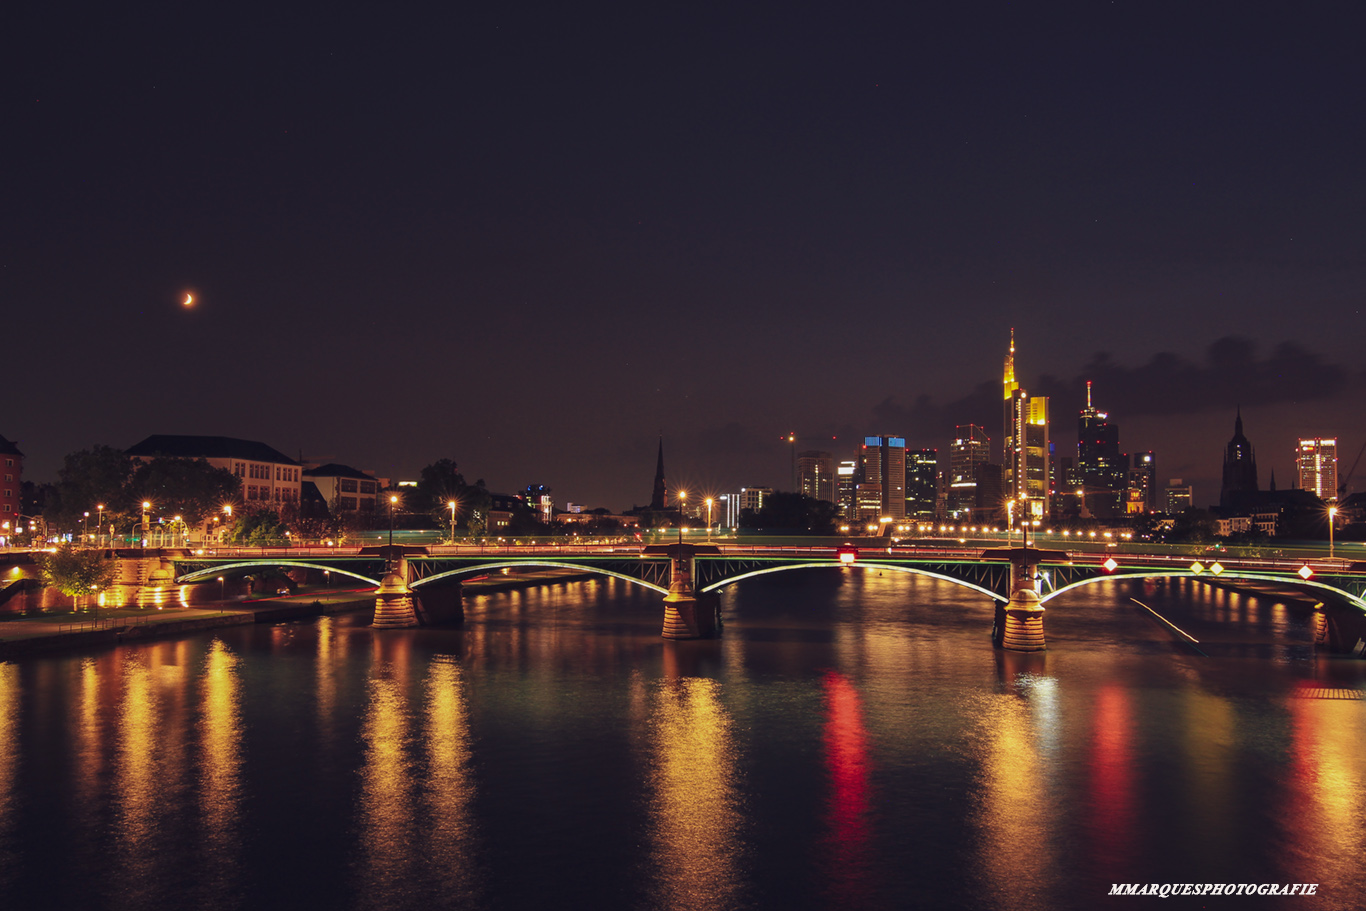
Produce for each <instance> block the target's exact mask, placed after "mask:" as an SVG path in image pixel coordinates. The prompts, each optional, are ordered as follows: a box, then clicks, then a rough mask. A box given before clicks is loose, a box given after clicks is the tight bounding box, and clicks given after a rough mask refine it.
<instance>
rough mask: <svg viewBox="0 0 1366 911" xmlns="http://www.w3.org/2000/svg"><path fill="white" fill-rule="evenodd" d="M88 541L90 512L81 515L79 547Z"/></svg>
mask: <svg viewBox="0 0 1366 911" xmlns="http://www.w3.org/2000/svg"><path fill="white" fill-rule="evenodd" d="M89 541H90V510H88V509H87V510H86V511H85V512H83V513H81V546H82V547H85V545H86V544H87V542H89Z"/></svg>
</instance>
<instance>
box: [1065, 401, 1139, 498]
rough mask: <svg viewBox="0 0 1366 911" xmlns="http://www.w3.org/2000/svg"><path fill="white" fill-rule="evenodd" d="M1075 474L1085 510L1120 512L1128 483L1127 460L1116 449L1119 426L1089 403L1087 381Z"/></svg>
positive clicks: (1079, 427)
mask: <svg viewBox="0 0 1366 911" xmlns="http://www.w3.org/2000/svg"><path fill="white" fill-rule="evenodd" d="M1076 472H1077V475H1078V476H1079V479H1080V481H1081V484H1080V488H1081V490H1082V491H1084V493H1083V496H1084V498H1085V500H1086V509H1087V511H1088V512H1089V513H1090V514H1091V515H1093V516H1097V517H1099V518H1110V517H1112V516H1114V515H1116V514H1117V513H1118V512H1119V511H1120V507H1121V504H1122V503H1123V502H1124V500H1125V493H1124V492H1125V490H1126V489H1128V486H1129V477H1128V475H1129V459H1128V458H1127V457H1126V456H1125V455H1124V454H1123V453H1121V452H1120V451H1119V427H1118V425H1115V424H1112V423H1110V416H1109V415H1108V414H1107V413H1105V412H1104V411H1101V410H1100V409H1098V408H1096V407H1095V405H1093V404H1092V402H1091V381H1090V380H1087V381H1086V407H1085V408H1083V409H1082V410H1081V414H1080V415H1079V416H1078V418H1077V469H1076Z"/></svg>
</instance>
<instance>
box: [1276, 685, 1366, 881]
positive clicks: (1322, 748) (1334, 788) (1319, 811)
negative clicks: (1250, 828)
mask: <svg viewBox="0 0 1366 911" xmlns="http://www.w3.org/2000/svg"><path fill="white" fill-rule="evenodd" d="M1327 694H1328V695H1330V696H1342V695H1357V694H1355V693H1354V692H1351V691H1336V692H1335V691H1331V690H1330V691H1328V693H1327ZM1288 702H1289V710H1290V716H1291V718H1290V720H1291V737H1292V740H1291V744H1290V761H1291V774H1290V775H1289V776H1288V779H1289V780H1288V783H1287V784H1288V787H1287V789H1286V795H1285V801H1284V805H1283V807H1281V808H1280V810H1281V812H1280V814H1279V815H1280V818H1282V819H1283V820H1284V821H1285V826H1286V828H1287V830H1288V831H1287V839H1286V841H1287V843H1288V845H1289V846H1290V847H1291V849H1292V850H1290V851H1288V852H1287V855H1288V856H1287V857H1286V858H1285V867H1286V872H1285V873H1284V874H1283V875H1284V876H1285V877H1293V878H1292V879H1290V880H1289V881H1292V882H1293V881H1296V880H1298V881H1305V882H1322V883H1331V884H1334V885H1335V886H1337V888H1338V889H1340V888H1341V885H1340V884H1343V883H1348V882H1350V881H1351V880H1352V877H1353V875H1354V873H1355V872H1356V871H1357V870H1358V868H1359V866H1360V863H1361V854H1362V851H1363V850H1366V831H1363V826H1366V821H1364V820H1366V798H1363V794H1364V793H1366V756H1363V754H1362V751H1361V744H1363V743H1366V718H1364V717H1363V713H1362V702H1361V701H1359V700H1356V699H1343V698H1292V699H1290V700H1288ZM1335 891H1336V890H1335Z"/></svg>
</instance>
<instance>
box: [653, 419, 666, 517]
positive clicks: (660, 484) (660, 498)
mask: <svg viewBox="0 0 1366 911" xmlns="http://www.w3.org/2000/svg"><path fill="white" fill-rule="evenodd" d="M668 506H669V493H668V488H667V487H666V486H665V484H664V434H662V433H661V434H660V435H659V458H658V459H657V460H656V461H655V489H654V493H652V494H651V495H650V508H651V509H667V508H668Z"/></svg>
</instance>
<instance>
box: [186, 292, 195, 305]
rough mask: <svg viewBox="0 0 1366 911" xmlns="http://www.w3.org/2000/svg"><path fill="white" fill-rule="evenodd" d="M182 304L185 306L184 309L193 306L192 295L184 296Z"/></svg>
mask: <svg viewBox="0 0 1366 911" xmlns="http://www.w3.org/2000/svg"><path fill="white" fill-rule="evenodd" d="M183 303H184V304H185V306H186V307H190V306H193V305H194V295H193V294H186V295H185V300H184V302H183Z"/></svg>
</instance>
